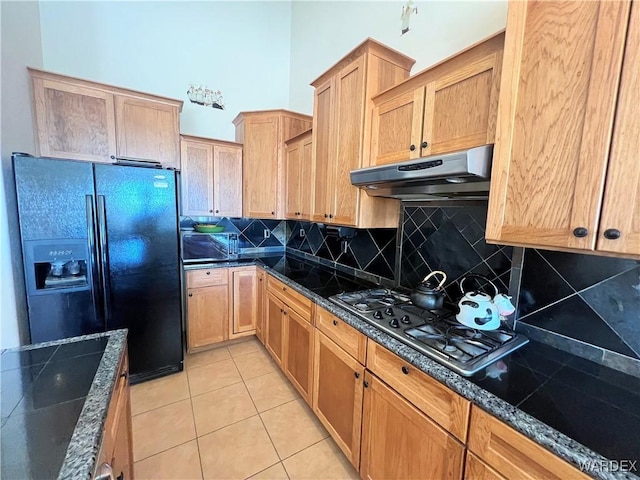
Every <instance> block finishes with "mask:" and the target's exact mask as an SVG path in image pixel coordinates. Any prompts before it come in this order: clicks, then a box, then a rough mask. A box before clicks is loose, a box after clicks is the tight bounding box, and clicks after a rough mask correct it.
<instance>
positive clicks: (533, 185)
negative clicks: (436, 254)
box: [486, 0, 640, 253]
mask: <svg viewBox="0 0 640 480" xmlns="http://www.w3.org/2000/svg"><path fill="white" fill-rule="evenodd" d="M630 7H631V2H630V1H619V2H609V1H593V2H582V1H578V0H573V1H563V2H533V1H512V2H510V3H509V11H508V18H507V36H506V40H505V51H504V64H503V75H502V82H501V86H500V103H499V105H500V106H499V112H498V122H497V127H496V128H497V131H496V145H495V150H494V158H493V167H492V175H491V178H492V181H491V193H490V198H489V214H488V221H487V230H486V236H487V240H488V241H492V242H499V243H503V244H504V243H506V244H511V245H525V246H539V247H547V248H554V249H572V250H581V251H584V252H588V251H593V250H594V248H595V247H596V237H597V236H598V224H599V218H600V210H601V207H602V198H603V187H604V184H605V176H606V174H607V163H609V164H610V172H611V175H610V177H609V178H610V182H611V183H610V185H611V187H610V186H609V185H608V188H607V194H609V193H611V195H612V197H611V199H614V196H613V195H615V202H616V203H617V205H616V206H615V207H611V205H608V207H605V208H606V209H607V211H606V212H604V215H605V218H609V219H611V218H614V217H612V216H611V213H610V212H611V211H612V209H615V210H617V211H618V212H619V213H617V215H620V216H623V217H624V220H623V221H622V222H621V223H620V224H621V225H622V224H624V223H627V222H628V223H627V225H629V224H631V223H632V222H634V221H635V222H636V225H635V227H636V228H637V226H638V224H637V222H638V220H637V218H636V219H635V220H632V219H631V214H632V212H630V211H629V208H628V206H629V205H635V206H636V207H635V208H636V212H637V211H638V210H637V201H633V199H636V200H637V196H636V195H637V178H638V171H639V170H638V166H637V164H638V160H637V151H633V148H632V149H631V150H627V148H629V147H632V146H633V145H634V142H635V145H636V146H637V145H638V143H637V142H638V138H637V137H638V134H637V125H638V123H637V122H638V120H637V117H638V107H637V106H635V105H631V102H629V101H628V100H627V101H624V102H620V103H619V104H618V105H619V112H618V113H619V115H620V118H619V119H616V120H615V131H614V118H615V114H616V101H617V100H618V90H619V85H620V83H621V71H623V54H624V47H625V38H626V36H627V27H628V24H629V15H630ZM636 9H637V6H635V5H634V10H636ZM634 18H636V20H635V21H634V22H632V23H634V25H636V24H637V12H634ZM634 28H636V29H637V26H636V27H634ZM632 31H633V28H632ZM633 35H634V34H633V33H632V36H633ZM637 39H638V35H637V33H635V43H634V40H633V39H632V38H630V39H629V45H628V48H627V55H628V56H627V58H626V59H625V65H624V68H625V69H624V71H625V75H624V79H623V82H622V87H621V88H622V91H621V97H625V98H627V99H629V98H630V96H632V97H634V98H635V97H636V96H637V87H638V83H637V75H638V68H640V67H638V62H637V60H638V58H637V48H638V42H637ZM634 58H635V60H633V59H634ZM627 65H628V66H627ZM634 77H635V87H634V86H633V82H634ZM626 89H629V90H628V91H626ZM633 89H635V94H631V90H633ZM632 102H633V103H637V101H635V100H632ZM630 117H633V119H631V120H630ZM634 122H635V127H633V128H635V133H634V134H632V135H628V132H629V130H628V128H630V127H632V125H633V123H634ZM618 128H620V133H618ZM624 132H627V134H625V133H624ZM612 133H613V135H614V147H613V149H611V138H612ZM618 135H619V136H618ZM616 138H617V139H618V143H617V144H616V143H615V142H616V140H615V139H616ZM610 154H611V160H610V161H609V157H610ZM618 165H620V167H621V168H622V170H623V171H624V173H623V174H622V175H624V178H625V179H624V180H623V181H622V183H620V180H616V177H617V178H623V177H622V175H621V174H620V171H618V170H617V166H618ZM630 169H631V172H633V173H632V174H631V179H630V178H629V177H627V175H629V173H630ZM634 177H635V178H634ZM634 182H635V184H634ZM616 184H617V188H618V189H619V190H618V191H617V192H615V193H614V192H613V191H611V190H612V187H613V185H616ZM623 198H627V199H630V201H629V202H628V203H623V202H620V203H618V202H619V201H620V200H621V199H623ZM622 205H625V206H622ZM619 218H620V217H618V218H616V223H617V222H618V221H619ZM627 219H628V220H627ZM609 221H610V220H609ZM602 226H603V227H604V228H605V229H609V228H618V227H616V226H615V225H602ZM622 228H624V227H622ZM633 229H634V227H633V226H632V227H631V231H633ZM636 231H637V230H636ZM627 238H628V239H632V238H633V234H631V235H630V236H628V237H627ZM636 238H637V237H636ZM605 243H606V244H607V245H606V246H605ZM612 243H614V242H613V241H612V242H604V241H602V242H600V243H599V245H602V246H603V247H604V248H603V249H604V250H607V249H608V251H612V250H613V249H612V248H611V247H610V245H611V244H612ZM620 243H621V244H622V243H623V242H620ZM631 243H633V241H632V242H631ZM625 250H626V247H622V248H621V250H620V251H625ZM631 250H633V248H631ZM613 251H615V250H613ZM628 253H634V252H631V251H629V252H628ZM636 253H640V252H636Z"/></svg>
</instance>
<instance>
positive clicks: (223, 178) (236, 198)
mask: <svg viewBox="0 0 640 480" xmlns="http://www.w3.org/2000/svg"><path fill="white" fill-rule="evenodd" d="M213 214H214V215H215V216H216V217H241V216H242V147H240V146H228V145H220V144H214V146H213Z"/></svg>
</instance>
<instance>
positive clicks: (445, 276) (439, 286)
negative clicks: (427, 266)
mask: <svg viewBox="0 0 640 480" xmlns="http://www.w3.org/2000/svg"><path fill="white" fill-rule="evenodd" d="M438 273H439V274H440V275H442V280H441V281H440V283H439V284H438V286H437V287H436V290H439V289H440V288H442V285H444V282H446V281H447V274H446V273H444V272H443V271H441V270H434V271H433V272H431V273H430V274H429V275H427V276H426V277H424V279H423V280H422V282H420V283H425V282H426V281H427V280H429V279H430V278H431V277H433V276H434V275H436V274H438Z"/></svg>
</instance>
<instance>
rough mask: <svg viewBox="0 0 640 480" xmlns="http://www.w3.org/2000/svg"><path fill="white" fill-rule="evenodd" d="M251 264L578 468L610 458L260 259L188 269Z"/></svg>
mask: <svg viewBox="0 0 640 480" xmlns="http://www.w3.org/2000/svg"><path fill="white" fill-rule="evenodd" d="M296 259H298V257H296ZM251 264H255V265H257V266H259V267H261V268H262V269H264V270H265V271H266V272H268V273H269V274H271V275H273V276H274V277H276V278H277V279H278V280H280V281H282V282H283V283H285V284H286V285H288V286H290V287H291V288H293V289H295V290H297V291H298V292H300V293H302V294H303V295H305V296H306V297H308V298H309V299H311V300H313V301H314V302H315V303H316V304H318V305H320V306H321V307H323V308H325V309H326V310H328V311H329V312H331V313H332V314H334V315H335V316H336V317H338V318H340V319H341V320H343V321H344V322H345V323H347V324H349V325H351V326H352V327H353V328H355V329H356V330H358V331H360V332H362V333H363V334H364V335H366V336H367V337H369V338H371V339H373V340H374V341H375V342H377V343H379V344H380V345H382V346H383V347H385V348H387V349H389V350H391V351H392V352H393V353H395V354H396V355H398V356H399V357H401V358H402V359H404V360H406V361H407V362H409V363H410V364H411V365H413V366H415V367H417V368H419V369H420V370H421V371H423V372H425V373H426V374H427V375H429V376H431V377H433V378H435V379H436V380H438V381H439V382H440V383H443V384H444V385H446V386H447V387H449V388H451V389H452V390H453V391H455V392H457V393H459V394H460V395H461V396H463V397H464V398H466V399H468V400H470V401H471V402H472V403H473V404H475V405H477V406H479V407H480V408H482V409H483V410H485V411H487V412H489V413H490V414H491V415H493V416H495V417H497V418H499V419H500V420H502V421H503V422H505V423H506V424H508V425H510V426H511V427H513V428H514V429H515V430H517V431H519V432H520V433H522V434H523V435H525V436H526V437H528V438H530V439H531V440H533V441H534V442H536V443H537V444H539V445H542V446H543V447H545V448H547V449H548V450H550V451H551V452H553V453H554V454H556V455H558V456H559V457H561V458H563V459H565V460H566V461H567V462H569V463H571V464H572V465H574V466H575V467H576V468H578V469H580V466H581V464H584V463H585V462H601V461H603V462H608V461H609V459H608V458H606V457H604V456H602V455H600V454H598V453H596V452H594V451H593V450H591V449H589V448H587V447H585V446H584V445H582V444H580V443H578V442H576V441H575V440H573V439H571V438H569V437H568V436H566V435H565V434H563V433H561V432H558V431H557V430H556V429H554V428H552V427H550V426H548V425H547V424H545V423H543V422H541V421H540V420H538V419H536V418H534V417H532V416H531V415H529V414H527V413H525V412H523V411H522V410H520V409H518V408H517V407H515V406H513V405H511V404H510V403H508V402H506V401H505V400H502V399H501V398H498V397H496V396H495V395H493V394H492V393H490V392H488V391H486V390H485V389H483V388H482V387H480V386H478V385H476V384H474V383H472V382H470V381H469V380H467V379H466V378H465V377H463V376H461V375H459V374H457V373H455V372H454V371H452V370H450V369H448V368H447V367H445V366H444V365H441V364H439V363H437V362H436V361H434V360H431V359H430V358H428V357H426V356H425V355H423V354H421V353H419V352H418V351H417V350H414V349H413V348H411V347H409V346H407V345H404V344H403V343H401V342H399V341H398V340H396V339H394V338H393V337H391V336H389V335H387V334H386V333H384V332H382V331H380V330H378V329H377V328H375V327H373V326H371V325H369V324H368V323H366V322H365V321H363V320H361V319H359V318H358V317H356V316H355V315H353V314H351V313H349V312H348V311H347V310H345V309H343V308H341V307H339V306H338V305H336V304H334V303H333V302H331V301H330V300H327V299H326V298H324V297H322V296H320V295H318V294H316V293H314V292H312V291H310V290H308V289H307V288H305V287H303V286H302V285H300V284H298V283H297V282H295V281H293V280H291V279H289V278H288V277H287V276H285V275H283V274H282V273H280V272H278V271H277V270H274V269H272V268H270V267H268V266H266V265H264V264H263V263H262V262H260V260H259V259H256V260H255V261H254V262H252V263H249V262H242V263H238V264H237V265H236V264H235V262H223V263H209V264H203V265H189V268H188V269H189V270H192V269H198V268H229V267H234V266H245V265H251ZM585 474H587V475H591V476H592V477H593V478H599V479H602V480H611V479H629V480H636V479H638V478H640V477H638V476H636V475H634V474H632V473H629V472H606V471H600V470H597V471H591V472H585Z"/></svg>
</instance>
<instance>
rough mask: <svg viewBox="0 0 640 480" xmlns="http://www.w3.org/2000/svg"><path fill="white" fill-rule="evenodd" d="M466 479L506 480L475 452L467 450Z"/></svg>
mask: <svg viewBox="0 0 640 480" xmlns="http://www.w3.org/2000/svg"><path fill="white" fill-rule="evenodd" d="M464 480H506V479H505V478H504V477H503V476H502V475H500V474H499V473H498V472H496V471H495V470H494V469H493V468H491V467H490V466H489V465H487V464H486V463H484V462H483V461H482V460H480V459H479V458H478V457H476V456H475V455H474V454H473V453H471V452H467V458H466V460H465V464H464Z"/></svg>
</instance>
